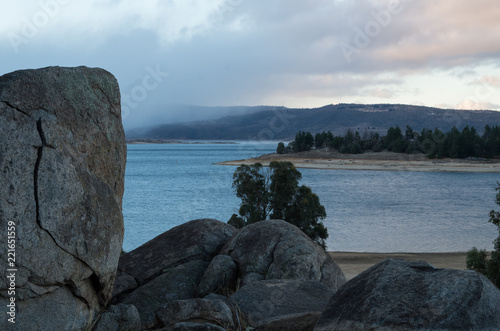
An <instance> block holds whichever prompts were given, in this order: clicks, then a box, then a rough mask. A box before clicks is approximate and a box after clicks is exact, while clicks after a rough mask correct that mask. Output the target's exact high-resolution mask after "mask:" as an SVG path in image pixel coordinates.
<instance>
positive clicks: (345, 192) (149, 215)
mask: <svg viewBox="0 0 500 331" xmlns="http://www.w3.org/2000/svg"><path fill="white" fill-rule="evenodd" d="M276 145H277V142H240V143H236V144H218V143H217V144H214V143H203V144H161V145H160V144H153V145H142V144H137V145H128V146H127V147H128V155H127V168H126V173H125V195H124V198H123V215H124V221H125V239H124V244H123V248H124V250H125V251H130V250H132V249H134V248H137V247H139V246H140V245H142V244H144V243H145V242H147V241H148V240H151V239H153V238H154V237H156V236H157V235H159V234H161V233H163V232H164V231H167V230H169V229H171V228H173V227H175V226H177V225H180V224H182V223H185V222H187V221H190V220H193V219H198V218H215V219H218V220H220V221H224V222H227V220H229V218H230V217H231V215H232V214H233V213H237V211H238V207H239V202H240V200H239V199H238V198H236V195H235V193H234V191H233V189H232V188H231V184H232V175H233V173H234V171H235V170H236V168H235V167H231V166H221V165H214V164H213V163H216V162H220V161H227V160H236V159H245V158H249V157H255V156H259V155H262V154H264V153H271V152H274V151H275V150H276ZM299 171H300V172H301V173H302V181H301V184H305V185H308V186H310V187H311V189H312V191H313V192H314V193H316V194H317V195H318V196H319V198H320V201H321V203H322V204H323V205H324V206H325V209H326V213H327V215H328V216H327V218H326V219H324V220H323V223H324V224H325V225H326V227H327V228H328V231H329V234H330V237H329V238H328V240H327V246H328V250H331V251H347V252H457V251H467V250H469V249H470V248H471V247H473V246H476V247H478V248H485V249H488V250H491V249H493V244H492V241H493V240H494V239H495V238H496V237H497V235H498V232H497V230H496V227H495V226H494V225H492V224H490V223H488V212H489V211H490V210H491V209H499V208H500V207H499V206H496V205H495V203H494V198H495V194H496V192H495V187H496V182H497V181H499V180H500V176H499V174H475V173H444V172H397V171H352V170H315V169H299Z"/></svg>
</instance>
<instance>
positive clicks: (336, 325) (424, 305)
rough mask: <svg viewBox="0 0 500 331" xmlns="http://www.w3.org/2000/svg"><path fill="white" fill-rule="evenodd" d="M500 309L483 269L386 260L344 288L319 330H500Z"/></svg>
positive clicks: (498, 297) (497, 292) (498, 294)
mask: <svg viewBox="0 0 500 331" xmlns="http://www.w3.org/2000/svg"><path fill="white" fill-rule="evenodd" d="M499 312H500V290H499V289H497V288H496V287H495V286H494V285H493V284H492V283H491V282H490V281H489V280H488V279H487V278H486V277H484V276H483V275H481V274H479V273H476V272H474V271H458V270H452V269H435V268H434V267H432V266H431V265H430V264H428V263H426V262H421V261H414V262H406V261H403V260H385V261H382V262H380V263H379V264H377V265H375V266H373V267H372V268H370V269H368V270H366V271H365V272H363V273H361V274H360V275H358V276H357V277H355V278H354V279H352V280H350V281H349V282H348V283H347V284H346V285H344V286H343V287H342V288H341V289H340V290H338V291H337V293H336V294H335V295H334V296H333V297H332V298H331V300H330V302H329V303H328V306H327V308H326V309H325V311H324V312H323V314H322V315H321V318H320V320H319V321H318V323H317V325H316V327H315V329H314V330H318V331H319V330H372V329H375V330H416V329H424V330H500V313H499Z"/></svg>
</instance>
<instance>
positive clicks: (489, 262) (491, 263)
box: [466, 182, 500, 288]
mask: <svg viewBox="0 0 500 331" xmlns="http://www.w3.org/2000/svg"><path fill="white" fill-rule="evenodd" d="M496 190H497V195H496V198H495V202H496V204H497V205H499V206H500V182H498V183H497V187H496ZM489 216H490V219H489V222H490V223H492V224H494V225H496V226H497V228H498V232H499V235H498V238H497V239H495V241H494V242H493V243H494V244H495V247H494V251H492V252H491V256H490V258H489V259H488V257H487V253H486V250H484V249H483V250H478V249H477V248H476V247H474V248H472V249H471V250H470V251H468V252H467V260H466V265H467V269H471V270H475V271H478V272H480V273H482V274H484V275H485V276H486V277H488V278H489V279H490V280H491V281H492V282H493V283H494V284H495V285H496V286H497V287H498V288H500V212H498V211H495V210H491V211H490V213H489Z"/></svg>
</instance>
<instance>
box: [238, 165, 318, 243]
mask: <svg viewBox="0 0 500 331" xmlns="http://www.w3.org/2000/svg"><path fill="white" fill-rule="evenodd" d="M301 178H302V174H301V173H300V172H299V171H298V170H297V169H296V168H295V167H294V165H293V164H292V163H291V162H277V161H273V162H271V163H270V164H269V167H268V168H265V167H263V166H262V164H260V163H255V164H252V165H250V166H248V165H241V166H239V167H238V168H237V169H236V171H235V172H234V175H233V188H234V189H235V191H236V196H237V197H238V198H240V199H241V205H240V208H239V211H238V213H239V215H236V214H234V215H233V216H232V217H231V219H230V220H229V222H228V223H229V224H231V225H233V226H235V227H237V228H241V227H243V226H246V225H248V224H252V223H255V222H259V221H263V220H266V219H268V218H270V219H282V220H285V221H287V222H289V223H291V224H293V225H295V226H297V227H298V228H299V229H301V230H302V231H303V232H304V233H305V234H307V235H308V236H309V237H310V238H311V239H312V240H314V241H315V242H317V243H318V244H319V245H321V246H322V247H323V248H325V247H326V245H325V239H326V238H328V231H327V229H326V227H325V226H324V225H323V223H322V222H320V221H319V220H320V219H324V218H325V217H326V212H325V207H323V206H322V205H321V203H320V201H319V197H318V196H317V195H316V194H314V193H313V192H312V190H311V188H309V187H307V186H305V185H301V186H299V181H300V179H301Z"/></svg>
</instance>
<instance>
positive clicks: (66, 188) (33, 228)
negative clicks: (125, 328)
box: [0, 67, 126, 330]
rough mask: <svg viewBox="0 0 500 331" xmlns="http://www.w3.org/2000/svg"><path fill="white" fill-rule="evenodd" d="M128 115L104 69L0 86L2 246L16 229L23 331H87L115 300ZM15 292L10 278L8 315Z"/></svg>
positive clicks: (3, 80) (4, 80) (29, 77)
mask: <svg viewBox="0 0 500 331" xmlns="http://www.w3.org/2000/svg"><path fill="white" fill-rule="evenodd" d="M120 113H121V109H120V92H119V88H118V83H117V81H116V79H115V78H114V77H113V76H112V75H111V74H110V73H109V72H107V71H105V70H102V69H90V68H86V67H78V68H60V67H50V68H44V69H39V70H23V71H16V72H13V73H10V74H7V75H4V76H1V77H0V141H1V144H0V173H1V174H2V176H1V183H0V227H1V228H2V229H5V231H1V232H0V233H1V234H0V236H1V241H2V242H4V243H7V231H6V229H7V227H8V226H10V227H15V252H16V256H15V257H16V259H15V264H13V265H11V266H10V268H11V269H15V270H16V271H13V272H14V273H15V285H16V286H15V287H16V288H15V292H16V293H15V298H16V299H15V304H16V308H15V309H16V318H15V322H16V324H15V326H16V328H17V329H18V330H30V329H33V328H34V326H36V327H37V328H38V329H40V330H48V329H53V330H64V329H68V327H69V326H71V329H74V330H80V329H86V328H87V327H88V325H89V324H90V323H91V322H92V320H93V319H94V317H95V315H96V314H97V312H99V311H100V310H101V309H102V308H103V307H104V305H105V304H106V302H107V301H108V300H109V299H110V298H111V294H112V288H113V282H114V278H115V271H116V267H117V263H118V258H119V255H120V252H121V247H122V241H123V216H122V210H121V205H122V196H123V190H124V173H125V162H126V145H125V136H124V132H123V128H122V124H121V115H120ZM10 232H13V231H10ZM0 258H1V260H2V261H7V251H6V250H1V252H0ZM11 279H12V278H11ZM9 284H10V280H9V279H6V273H5V272H2V278H1V280H0V305H2V306H3V307H6V305H7V303H8V302H9V300H10V299H11V298H13V296H12V295H10V294H8V291H7V288H8V287H9ZM7 324H10V323H9V322H7V319H6V318H2V319H0V329H7Z"/></svg>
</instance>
